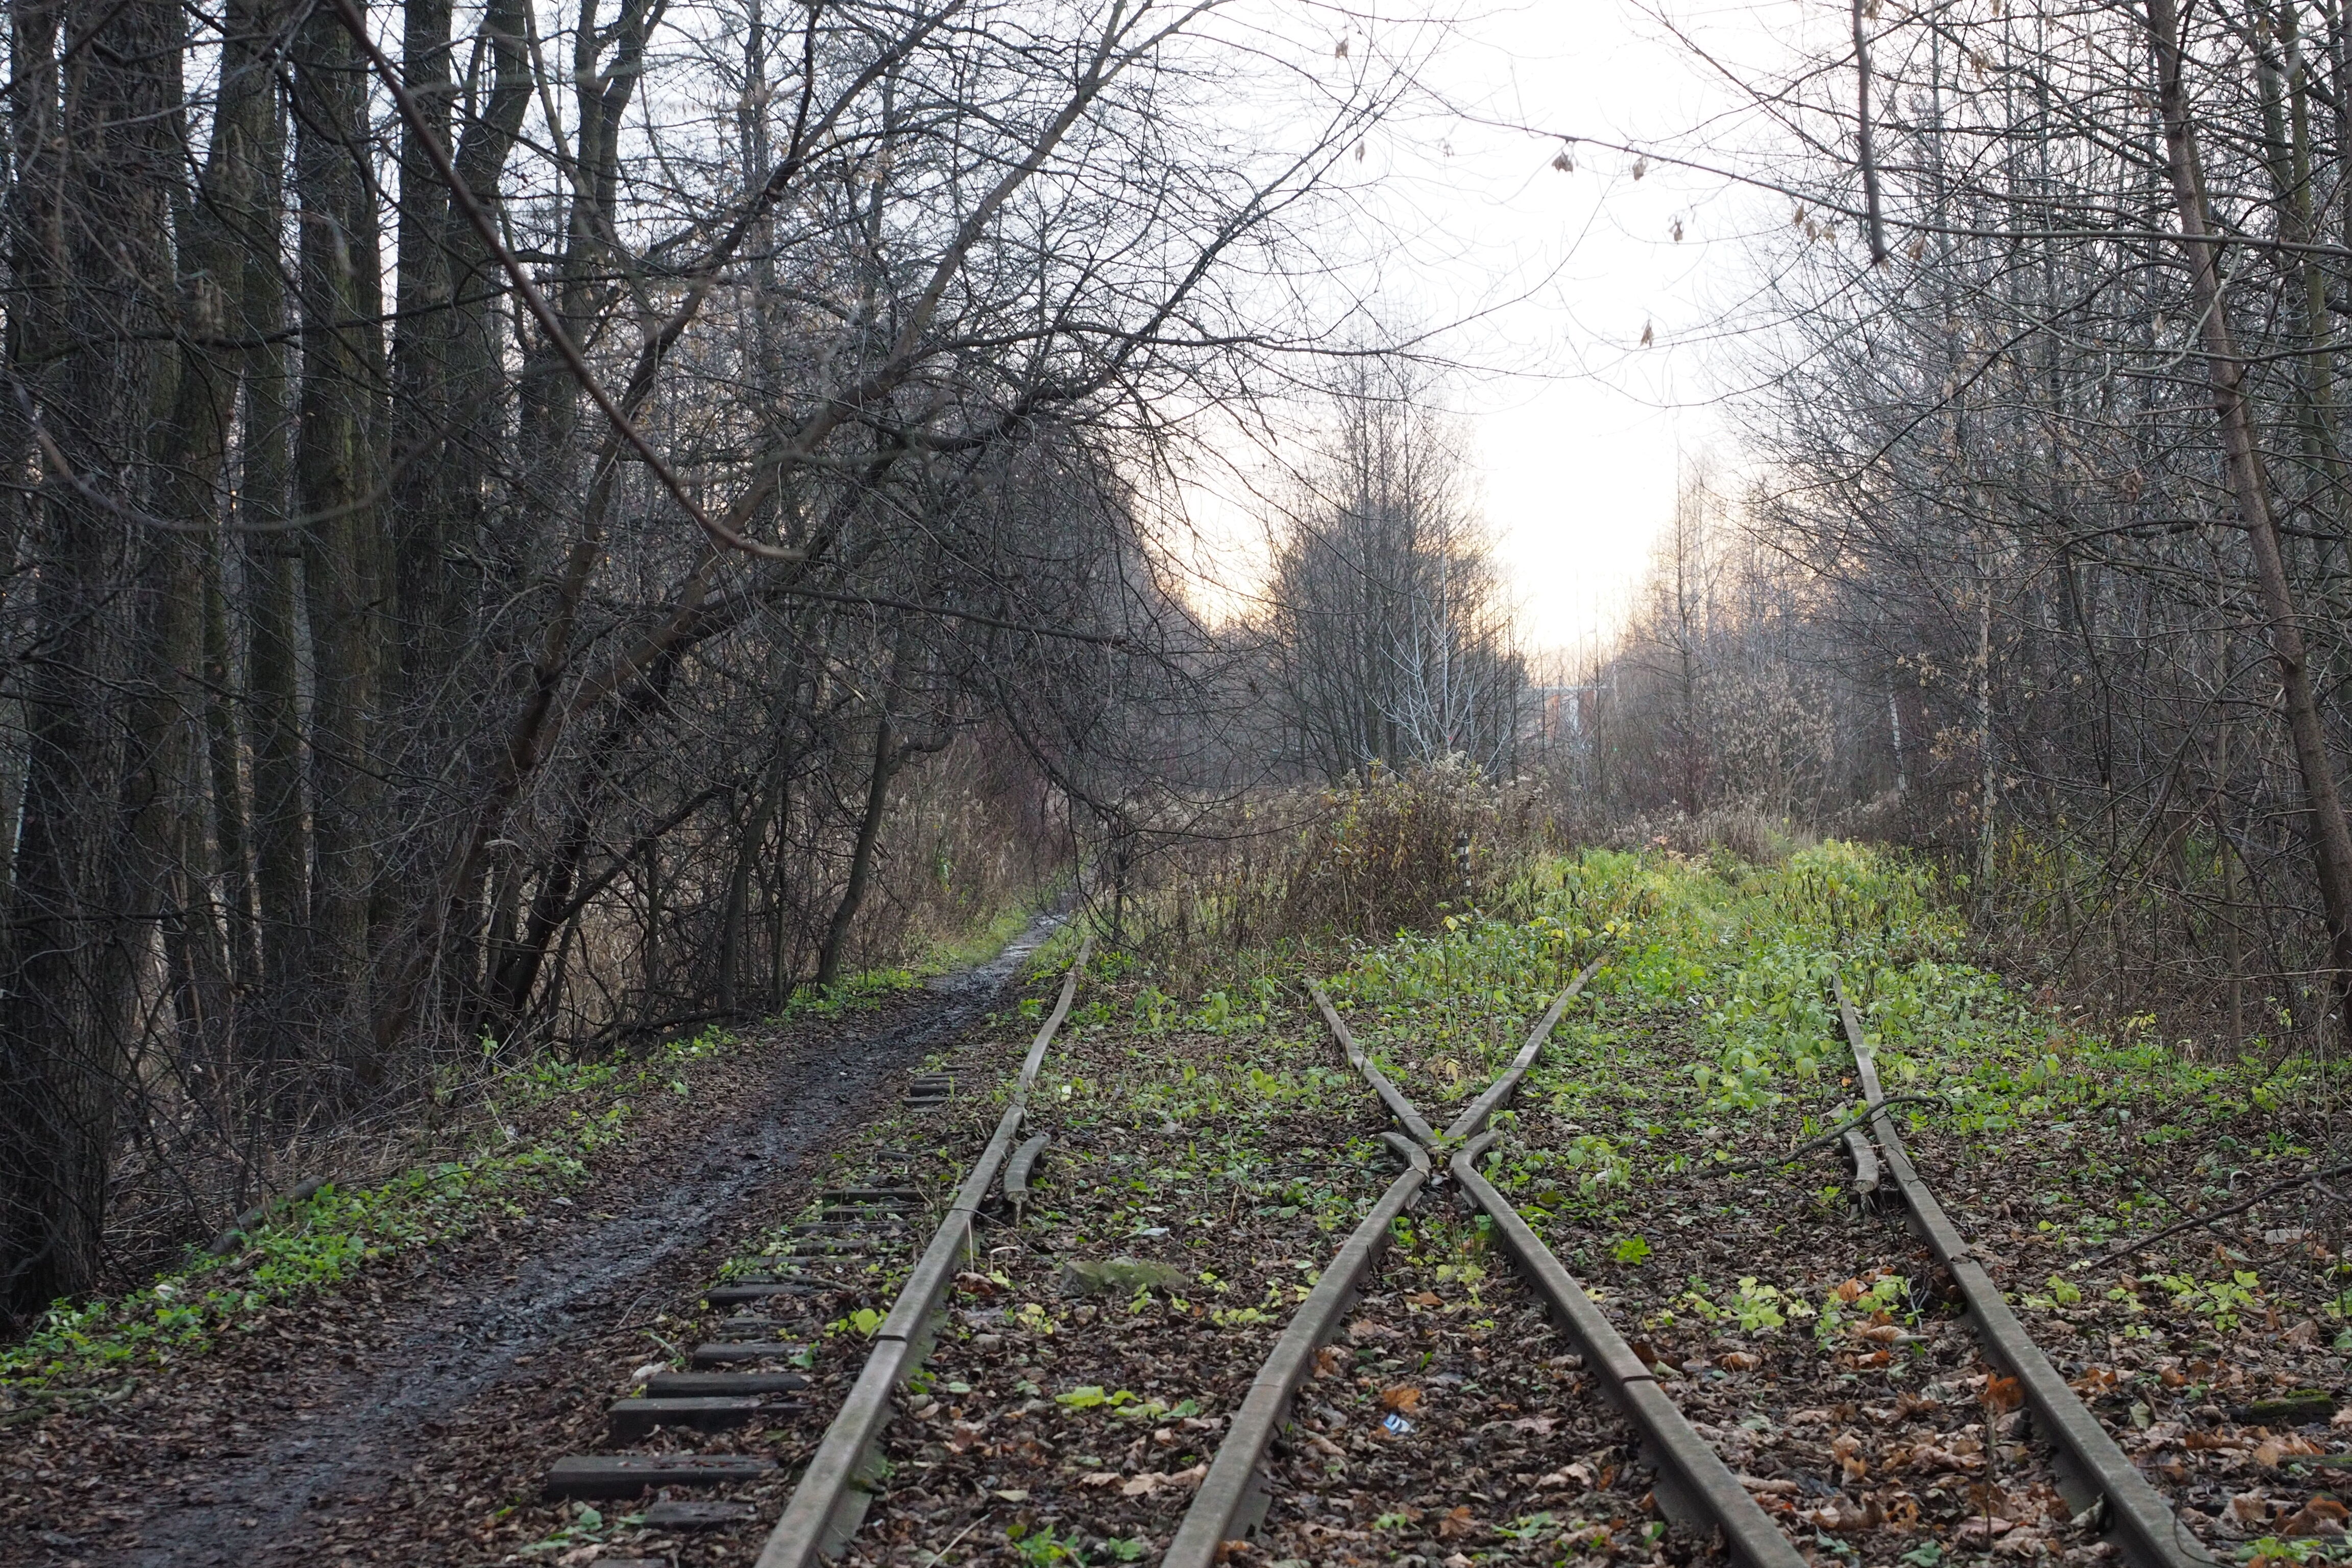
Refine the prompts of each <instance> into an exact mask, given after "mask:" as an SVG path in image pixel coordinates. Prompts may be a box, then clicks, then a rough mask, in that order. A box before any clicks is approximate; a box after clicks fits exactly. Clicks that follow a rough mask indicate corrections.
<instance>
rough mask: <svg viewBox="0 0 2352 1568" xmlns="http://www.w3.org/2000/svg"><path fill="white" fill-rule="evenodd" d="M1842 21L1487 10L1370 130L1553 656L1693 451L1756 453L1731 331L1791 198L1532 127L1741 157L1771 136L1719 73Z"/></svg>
mask: <svg viewBox="0 0 2352 1568" xmlns="http://www.w3.org/2000/svg"><path fill="white" fill-rule="evenodd" d="M1661 15H1664V16H1665V17H1667V18H1668V20H1670V22H1671V26H1669V25H1668V21H1664V20H1661ZM1847 16H1848V12H1847V10H1846V6H1845V4H1844V0H1836V3H1835V4H1829V3H1825V0H1751V3H1745V4H1741V3H1734V0H1696V3H1691V4H1677V3H1675V0H1666V3H1665V4H1664V5H1659V6H1656V7H1649V6H1643V5H1635V4H1632V3H1629V0H1538V3H1534V4H1493V5H1484V6H1482V7H1480V8H1479V9H1478V10H1476V11H1475V12H1474V13H1471V14H1468V15H1466V16H1463V17H1461V18H1460V19H1459V20H1458V22H1457V24H1456V25H1455V26H1454V27H1453V28H1451V29H1449V32H1448V35H1447V37H1446V38H1445V41H1444V42H1443V43H1442V44H1441V45H1440V46H1438V47H1437V48H1436V50H1435V53H1434V55H1433V58H1432V59H1431V60H1430V62H1429V64H1428V66H1427V67H1426V68H1425V69H1424V71H1423V81H1424V82H1425V83H1426V84H1427V85H1428V86H1429V88H1430V89H1432V92H1433V98H1434V100H1436V101H1435V102H1433V103H1429V104H1425V105H1423V107H1422V108H1421V109H1420V110H1418V111H1417V112H1414V113H1411V114H1407V115H1405V116H1402V117H1401V118H1400V119H1398V120H1397V121H1393V122H1392V123H1391V125H1390V126H1389V127H1388V128H1387V129H1386V131H1385V132H1384V133H1383V134H1382V136H1381V137H1380V138H1379V139H1377V140H1378V142H1379V143H1380V144H1379V145H1377V146H1376V147H1375V149H1374V153H1373V157H1374V159H1375V160H1377V161H1379V165H1380V166H1379V174H1378V177H1379V184H1380V186H1381V190H1380V192H1379V194H1378V196H1377V201H1378V202H1379V203H1380V204H1381V205H1382V207H1383V208H1384V209H1385V211H1387V212H1390V213H1392V214H1393V215H1394V216H1393V218H1392V220H1391V223H1390V230H1391V240H1392V243H1393V244H1394V245H1395V247H1396V254H1395V256H1394V257H1393V258H1391V261H1390V264H1389V265H1388V266H1386V267H1384V268H1383V278H1384V280H1385V281H1384V289H1386V291H1387V292H1388V293H1389V295H1390V298H1389V299H1388V300H1385V301H1384V304H1385V305H1386V306H1387V308H1388V310H1389V312H1390V314H1391V318H1398V317H1403V316H1410V317H1412V318H1414V319H1417V320H1420V321H1430V322H1444V321H1453V322H1460V323H1462V324H1461V325H1460V326H1459V328H1458V330H1455V331H1451V332H1449V333H1448V334H1447V335H1446V337H1445V338H1444V340H1442V346H1443V348H1444V352H1445V353H1446V354H1447V356H1448V357H1449V358H1451V359H1453V360H1454V361H1455V362H1456V363H1457V365H1458V366H1459V368H1458V369H1457V370H1456V371H1455V373H1454V374H1453V376H1452V377H1451V385H1450V386H1449V387H1448V388H1447V395H1448V397H1449V399H1450V400H1451V401H1452V402H1453V404H1454V407H1455V410H1456V412H1457V413H1458V414H1459V415H1460V416H1461V418H1462V420H1463V423H1464V426H1465V430H1466V433H1467V435H1468V437H1469V441H1470V447H1471V450H1472V452H1473V453H1474V455H1475V468H1476V470H1477V480H1478V483H1479V485H1480V487H1481V489H1482V491H1483V496H1484V500H1485V510H1486V517H1487V520H1488V521H1489V524H1490V526H1491V527H1492V529H1493V530H1494V532H1495V534H1496V542H1497V546H1498V549H1499V552H1500V554H1501V556H1502V561H1503V564H1504V567H1505V570H1506V575H1507V579H1508V580H1509V582H1510V583H1511V584H1512V585H1513V588H1514V590H1515V592H1516V594H1517V597H1518V600H1519V604H1520V622H1521V626H1522V629H1523V634H1524V636H1525V637H1526V639H1527V641H1528V644H1529V645H1530V646H1531V647H1534V648H1536V649H1538V650H1542V649H1545V648H1568V647H1574V646H1576V645H1578V644H1580V643H1588V642H1589V639H1591V637H1593V636H1594V635H1595V634H1596V633H1600V634H1603V635H1605V632H1606V629H1607V627H1608V626H1609V625H1610V624H1611V622H1612V619H1613V618H1614V616H1616V615H1617V614H1618V613H1619V611H1620V610H1621V608H1622V605H1623V603H1624V601H1625V598H1626V596H1627V595H1628V593H1629V592H1630V590H1631V589H1632V588H1633V585H1634V584H1635V583H1636V582H1637V580H1638V579H1639V577H1640V575H1641V574H1642V571H1643V567H1644V565H1645V563H1646V562H1647V560H1648V557H1649V553H1650V551H1651V549H1652V548H1653V545H1654V541H1655V539H1656V536H1657V533H1658V531H1659V530H1660V529H1661V528H1662V527H1663V526H1664V524H1665V523H1666V522H1667V521H1668V520H1669V519H1670V517H1671V515H1672V510H1673V506H1674V498H1675V486H1676V483H1677V477H1678V474H1679V473H1680V472H1681V470H1682V468H1683V466H1684V465H1685V463H1686V462H1689V461H1692V460H1694V459H1696V458H1702V457H1706V458H1712V459H1713V460H1714V462H1715V465H1716V467H1717V469H1718V471H1719V472H1733V473H1736V472H1737V471H1738V468H1739V464H1740V454H1739V452H1738V445H1737V442H1736V439H1735V438H1734V437H1733V434H1732V431H1731V428H1730V426H1729V425H1728V423H1727V418H1726V416H1725V413H1724V410H1723V409H1722V407H1721V406H1720V395H1721V394H1722V393H1723V392H1724V391H1725V390H1726V389H1727V388H1728V387H1731V386H1734V385H1736V384H1738V382H1739V380H1740V377H1741V373H1742V362H1741V353H1742V351H1743V347H1744V346H1746V345H1744V344H1743V342H1742V340H1741V339H1740V338H1739V337H1738V335H1737V334H1727V333H1726V332H1725V331H1722V330H1721V324H1722V322H1723V321H1724V320H1725V319H1726V318H1727V317H1730V318H1734V319H1744V313H1743V310H1742V302H1743V297H1744V295H1745V293H1746V292H1747V291H1748V287H1749V279H1751V277H1752V270H1751V268H1750V265H1749V262H1748V251H1747V247H1746V245H1745V243H1744V234H1745V233H1746V232H1747V231H1748V229H1749V227H1750V226H1753V225H1756V224H1758V223H1761V222H1767V221H1769V222H1774V223H1782V222H1786V221H1787V219H1786V217H1785V216H1784V214H1785V209H1786V205H1787V204H1786V203H1785V202H1781V201H1780V199H1779V198H1777V197H1766V196H1763V195H1759V194H1757V193H1756V192H1754V191H1752V190H1749V189H1747V188H1743V187H1738V186H1731V185H1727V184H1726V183H1725V182H1723V181H1721V180H1719V179H1716V178H1713V177H1711V176H1705V175H1700V174H1692V173H1687V172H1684V171H1680V170H1677V169H1675V168H1673V167H1670V166H1664V165H1660V164H1657V163H1649V164H1647V165H1646V166H1645V167H1644V168H1643V171H1642V173H1641V174H1639V176H1638V177H1637V175H1636V173H1635V167H1636V160H1635V158H1634V157H1633V156H1631V155H1628V154H1626V153H1618V152H1611V151H1604V150H1602V149H1600V148H1596V147H1591V146H1572V145H1570V144H1569V143H1566V142H1561V141H1558V140H1551V139H1547V138H1545V137H1543V136H1539V135H1536V134H1530V133H1528V132H1526V131H1523V130H1519V129H1516V127H1534V128H1539V129H1541V130H1546V131H1556V132H1559V133H1561V134H1563V135H1574V136H1580V137H1586V138H1591V139H1596V140H1601V141H1610V142H1623V143H1628V144H1630V145H1633V146H1636V147H1656V148H1660V149H1663V150H1666V151H1669V152H1682V153H1694V152H1700V151H1703V150H1706V149H1714V150H1715V151H1717V152H1719V153H1727V154H1729V155H1732V156H1734V157H1737V155H1738V154H1737V151H1736V150H1737V148H1738V146H1739V145H1740V144H1741V143H1742V142H1743V139H1746V140H1747V141H1748V142H1749V143H1750V144H1753V142H1754V139H1755V138H1756V137H1757V136H1758V135H1759V134H1760V128H1759V127H1758V126H1757V125H1756V124H1755V123H1754V122H1753V116H1752V115H1750V114H1748V112H1746V111H1747V109H1748V105H1747V101H1746V99H1745V95H1744V94H1743V93H1742V92H1741V90H1740V89H1738V86H1737V85H1735V83H1734V82H1733V81H1732V80H1730V79H1727V76H1726V74H1725V72H1724V70H1722V69H1720V68H1717V67H1727V68H1729V69H1730V72H1731V74H1733V75H1737V76H1740V77H1747V78H1748V79H1754V77H1753V73H1754V72H1756V71H1758V70H1760V69H1763V68H1769V67H1770V66H1771V65H1773V64H1775V63H1777V62H1780V61H1781V60H1783V59H1785V58H1787V51H1788V50H1789V49H1790V47H1791V46H1793V45H1798V44H1801V43H1803V42H1805V41H1809V40H1817V41H1820V42H1822V43H1823V44H1824V46H1825V47H1834V42H1833V34H1832V31H1831V30H1832V29H1835V30H1842V29H1843V28H1844V27H1845V26H1849V25H1850V24H1849V23H1848V21H1847ZM1372 30H1373V32H1374V35H1375V36H1374V37H1372V38H1370V39H1368V40H1363V41H1360V42H1359V43H1358V45H1357V47H1359V48H1361V47H1365V44H1366V43H1370V44H1373V45H1377V43H1378V42H1379V39H1378V37H1377V31H1378V24H1377V23H1374V24H1372ZM1676 31H1679V32H1681V33H1682V34H1683V35H1684V37H1685V38H1687V39H1689V40H1690V41H1692V42H1695V43H1696V44H1697V45H1699V46H1700V47H1699V48H1698V49H1694V48H1692V47H1689V45H1688V44H1686V43H1685V42H1684V41H1682V40H1680V39H1677V38H1676V37H1675V32H1676ZM1825 34H1827V35H1830V36H1827V37H1825V36H1824V35H1825ZM1709 58H1712V59H1713V60H1714V61H1715V62H1717V66H1716V67H1711V66H1710V64H1709V63H1708V59H1709ZM1563 151H1566V152H1567V153H1569V154H1570V160H1571V161H1572V163H1574V168H1573V169H1572V170H1569V171H1562V170H1560V169H1558V168H1555V167H1554V166H1553V160H1554V158H1555V157H1557V156H1558V155H1559V153H1562V152H1563ZM1677 228H1679V232H1680V237H1679V238H1677V237H1676V232H1677ZM1645 328H1646V329H1647V330H1648V331H1649V333H1650V335H1651V339H1652V342H1650V343H1649V344H1648V345H1647V346H1644V345H1643V343H1642V342H1641V340H1642V337H1643V331H1644V330H1645Z"/></svg>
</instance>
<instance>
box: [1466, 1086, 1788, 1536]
mask: <svg viewBox="0 0 2352 1568" xmlns="http://www.w3.org/2000/svg"><path fill="white" fill-rule="evenodd" d="M1500 1136H1501V1134H1500V1133H1498V1132H1485V1133H1481V1134H1480V1135H1479V1136H1477V1137H1476V1138H1474V1139H1472V1140H1471V1141H1470V1142H1469V1143H1468V1144H1467V1145H1465V1147H1464V1148H1463V1149H1462V1150H1461V1151H1460V1152H1457V1153H1456V1154H1455V1155H1454V1158H1453V1160H1452V1162H1451V1163H1449V1165H1448V1171H1449V1173H1451V1174H1452V1176H1453V1178H1454V1183H1455V1184H1456V1185H1458V1186H1460V1187H1461V1189H1462V1191H1463V1192H1464V1193H1465V1194H1467V1195H1468V1196H1469V1198H1470V1201H1471V1202H1472V1203H1474V1204H1475V1205H1478V1207H1479V1209H1480V1210H1481V1211H1482V1212H1483V1213H1485V1215H1486V1217H1487V1218H1488V1219H1490V1220H1492V1221H1493V1222H1494V1224H1495V1228H1496V1231H1497V1232H1498V1233H1499V1234H1500V1235H1501V1237H1502V1238H1503V1248H1504V1250H1505V1251H1507V1253H1509V1254H1510V1257H1511V1261H1512V1262H1513V1263H1515V1264H1517V1266H1518V1269H1519V1272H1520V1274H1522V1275H1523V1276H1525V1278H1526V1279H1527V1281H1528V1284H1530V1285H1532V1286H1534V1287H1535V1289H1536V1292H1537V1293H1538V1295H1540V1296H1541V1297H1543V1299H1544V1303H1545V1305H1546V1306H1548V1307H1549V1308H1550V1310H1551V1319H1552V1321H1553V1323H1554V1324H1556V1325H1557V1326H1558V1327H1559V1330H1560V1331H1562V1332H1563V1333H1565V1334H1567V1335H1568V1337H1569V1338H1570V1340H1573V1341H1574V1342H1576V1348H1577V1349H1578V1350H1579V1351H1580V1352H1583V1355H1584V1364H1585V1367H1586V1369H1587V1370H1588V1371H1590V1372H1591V1373H1592V1374H1593V1376H1594V1377H1596V1378H1598V1379H1599V1380H1600V1382H1601V1387H1602V1388H1603V1389H1605V1390H1606V1391H1607V1392H1608V1394H1609V1402H1610V1403H1611V1404H1612V1405H1615V1406H1616V1407H1617V1409H1618V1412H1619V1413H1620V1414H1621V1415H1623V1416H1624V1417H1625V1419H1626V1420H1627V1421H1629V1422H1631V1423H1633V1427H1634V1429H1635V1430H1636V1431H1638V1432H1640V1433H1641V1435H1642V1449H1643V1454H1644V1455H1645V1456H1646V1457H1647V1458H1649V1460H1650V1462H1651V1463H1652V1464H1653V1465H1654V1466H1655V1467H1656V1468H1657V1472H1658V1485H1657V1487H1656V1493H1657V1499H1658V1507H1659V1509H1660V1510H1661V1511H1663V1512H1664V1514H1665V1516H1666V1517H1667V1518H1668V1519H1671V1520H1673V1521H1675V1523H1677V1524H1680V1525H1684V1526H1685V1527H1688V1528H1691V1529H1695V1530H1705V1529H1706V1528H1707V1527H1709V1526H1716V1527H1720V1528H1721V1530H1722V1531H1723V1538H1724V1543H1725V1545H1726V1546H1727V1548H1728V1549H1729V1551H1730V1552H1731V1555H1732V1556H1733V1557H1735V1558H1737V1559H1738V1561H1740V1562H1741V1563H1746V1564H1748V1568H1804V1563H1805V1559H1804V1557H1803V1555H1802V1554H1801V1553H1800V1552H1798V1551H1797V1549H1796V1548H1795V1547H1794V1546H1792V1545H1790V1542H1789V1538H1788V1537H1787V1536H1786V1535H1783V1534H1782V1533H1781V1532H1780V1528H1779V1527H1778V1526H1776V1525H1775V1524H1773V1522H1772V1521H1771V1519H1770V1517H1769V1516H1768V1515H1767V1514H1766V1513H1765V1511H1764V1510H1763V1508H1762V1507H1761V1505H1759V1503H1758V1502H1757V1500H1755V1499H1754V1498H1752V1497H1750V1496H1749V1495H1748V1489H1747V1488H1746V1487H1743V1486H1741V1485H1740V1484H1739V1478H1738V1477H1737V1476H1735V1475H1733V1474H1732V1473H1731V1468H1730V1467H1729V1466H1727V1465H1726V1464H1725V1463H1724V1462H1723V1459H1722V1457H1721V1456H1719V1455H1718V1454H1717V1453H1716V1451H1715V1450H1714V1449H1713V1448H1712V1447H1708V1446H1707V1443H1706V1439H1705V1438H1703V1437H1701V1436H1699V1435H1698V1434H1697V1433H1696V1432H1695V1431H1693V1430H1692V1429H1691V1425H1690V1423H1689V1422H1688V1421H1685V1419H1683V1413H1682V1412H1681V1411H1680V1410H1677V1409H1675V1403H1674V1401H1673V1400H1671V1399H1668V1398H1667V1397H1666V1395H1665V1392H1664V1390H1663V1389H1661V1388H1660V1387H1659V1386H1658V1380H1657V1378H1656V1377H1655V1376H1654V1375H1652V1373H1651V1372H1650V1369H1649V1368H1648V1367H1646V1366H1644V1365H1643V1364H1642V1361H1641V1358H1640V1357H1638V1356H1636V1355H1635V1354H1634V1353H1633V1347H1631V1346H1630V1345H1628V1344H1626V1342H1625V1341H1624V1338H1623V1336H1622V1335H1621V1334H1619V1333H1618V1332H1617V1329H1616V1326H1615V1325H1614V1324H1612V1323H1611V1322H1610V1321H1609V1319H1608V1317H1607V1315H1606V1314H1604V1313H1603V1312H1602V1311H1601V1309H1600V1308H1599V1307H1597V1306H1595V1305H1594V1304H1593V1301H1592V1298H1591V1297H1590V1296H1587V1295H1586V1294H1585V1293H1584V1290H1583V1288H1582V1287H1581V1286H1580V1285H1578V1284H1577V1282H1576V1277H1575V1276H1574V1275H1572V1274H1570V1272H1569V1271H1568V1269H1567V1268H1566V1266H1564V1265H1563V1264H1562V1263H1561V1262H1560V1260H1559V1258H1556V1257H1554V1256H1553V1255H1552V1250H1551V1248H1549V1247H1546V1246H1545V1245H1544V1243H1543V1238H1542V1237H1539V1236H1538V1235H1537V1234H1536V1233H1535V1232H1534V1231H1533V1230H1532V1229H1530V1228H1528V1222H1527V1221H1526V1220H1524V1219H1521V1218H1520V1217H1519V1214H1518V1211H1517V1209H1515V1208H1513V1207H1512V1206H1511V1205H1510V1202H1509V1200H1508V1199H1507V1198H1505V1197H1504V1196H1503V1194H1501V1193H1499V1192H1497V1191H1496V1190H1495V1186H1494V1184H1493V1183H1491V1182H1489V1181H1487V1180H1486V1177H1484V1176H1482V1175H1480V1174H1479V1173H1478V1160H1479V1157H1480V1156H1481V1155H1483V1154H1485V1153H1486V1151H1487V1149H1488V1148H1489V1147H1490V1146H1492V1145H1493V1143H1494V1142H1495V1140H1496V1138H1498V1137H1500Z"/></svg>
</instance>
